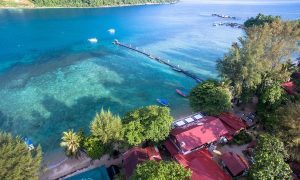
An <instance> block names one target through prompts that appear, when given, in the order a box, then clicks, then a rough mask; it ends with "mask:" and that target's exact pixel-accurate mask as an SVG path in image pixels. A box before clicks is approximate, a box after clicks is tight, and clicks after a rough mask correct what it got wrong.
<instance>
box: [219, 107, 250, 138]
mask: <svg viewBox="0 0 300 180" xmlns="http://www.w3.org/2000/svg"><path fill="white" fill-rule="evenodd" d="M219 119H221V121H222V122H223V123H224V125H225V126H226V128H227V129H228V130H229V132H230V134H232V135H234V134H236V133H238V132H239V131H241V130H243V129H246V127H247V126H246V124H245V123H244V122H243V120H242V119H241V118H239V117H237V116H236V115H234V114H233V113H230V112H225V113H222V114H221V115H220V116H219Z"/></svg>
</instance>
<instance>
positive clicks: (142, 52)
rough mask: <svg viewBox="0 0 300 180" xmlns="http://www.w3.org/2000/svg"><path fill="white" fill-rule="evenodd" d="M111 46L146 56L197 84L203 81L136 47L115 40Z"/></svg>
mask: <svg viewBox="0 0 300 180" xmlns="http://www.w3.org/2000/svg"><path fill="white" fill-rule="evenodd" d="M113 44H115V45H118V46H121V47H125V48H127V49H130V50H133V51H135V52H138V53H140V54H143V55H145V56H147V57H148V58H150V59H152V60H155V61H157V62H159V63H162V64H165V65H167V66H169V67H171V68H172V70H174V71H176V72H179V73H182V74H185V75H186V76H188V77H190V78H193V79H194V80H196V82H198V83H201V82H202V81H203V79H201V78H199V77H198V76H196V75H195V74H192V73H190V72H188V71H186V70H184V69H181V68H179V67H177V66H175V65H173V64H171V63H169V61H166V60H164V59H161V58H160V57H156V56H153V55H151V54H150V53H147V52H145V51H142V50H139V49H138V48H136V47H132V46H131V45H126V44H122V43H120V42H119V41H118V40H115V41H114V42H113Z"/></svg>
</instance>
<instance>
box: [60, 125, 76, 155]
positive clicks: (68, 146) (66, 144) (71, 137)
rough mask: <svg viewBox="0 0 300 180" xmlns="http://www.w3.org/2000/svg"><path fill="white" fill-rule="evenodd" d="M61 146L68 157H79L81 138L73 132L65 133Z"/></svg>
mask: <svg viewBox="0 0 300 180" xmlns="http://www.w3.org/2000/svg"><path fill="white" fill-rule="evenodd" d="M60 146H61V147H63V148H64V149H65V151H66V154H67V156H78V155H79V150H80V136H79V135H78V134H76V133H75V132H74V131H73V130H68V131H66V132H63V136H62V138H61V143H60Z"/></svg>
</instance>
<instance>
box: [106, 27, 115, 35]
mask: <svg viewBox="0 0 300 180" xmlns="http://www.w3.org/2000/svg"><path fill="white" fill-rule="evenodd" d="M107 31H108V32H109V33H110V34H115V33H116V30H115V29H113V28H111V29H109V30H107Z"/></svg>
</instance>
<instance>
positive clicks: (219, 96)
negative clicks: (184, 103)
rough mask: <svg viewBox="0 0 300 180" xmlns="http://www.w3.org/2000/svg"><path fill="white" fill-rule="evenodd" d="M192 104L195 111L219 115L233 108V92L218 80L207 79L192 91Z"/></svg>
mask: <svg viewBox="0 0 300 180" xmlns="http://www.w3.org/2000/svg"><path fill="white" fill-rule="evenodd" d="M189 98H190V104H191V106H192V108H193V109H194V110H195V111H203V112H205V113H207V114H209V115H219V114H220V113H221V112H224V111H228V110H230V109H231V93H230V91H229V89H228V88H227V87H224V86H222V85H221V84H219V83H218V82H216V81H205V82H203V83H201V84H199V85H198V86H196V87H195V88H193V89H192V91H191V92H190V96H189Z"/></svg>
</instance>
